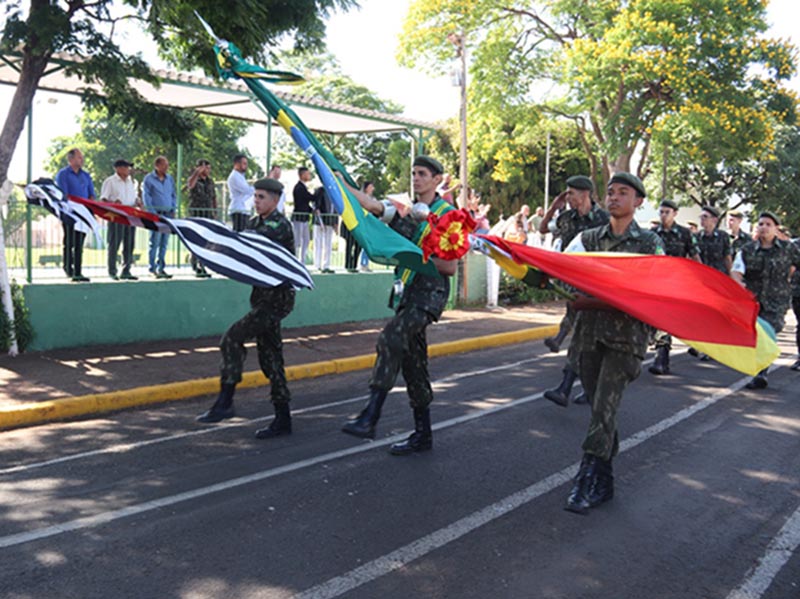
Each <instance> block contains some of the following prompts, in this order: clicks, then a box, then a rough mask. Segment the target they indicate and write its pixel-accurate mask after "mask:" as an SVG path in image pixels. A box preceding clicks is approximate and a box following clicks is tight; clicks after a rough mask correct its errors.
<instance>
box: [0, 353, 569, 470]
mask: <svg viewBox="0 0 800 599" xmlns="http://www.w3.org/2000/svg"><path fill="white" fill-rule="evenodd" d="M542 359H543V356H537V357H535V358H528V359H526V360H520V361H518V362H513V363H510V364H502V365H500V366H493V367H491V368H483V369H480V370H470V371H467V372H457V373H454V374H451V375H448V376H446V377H444V378H441V379H439V380H438V381H435V382H433V383H432V385H433V387H434V388H436V386H437V385H442V384H445V383H450V382H452V381H457V380H460V379H463V378H468V377H472V376H481V375H484V374H490V373H492V372H498V371H502V370H513V369H516V368H518V367H519V366H523V365H525V364H529V363H531V362H537V361H540V360H542ZM577 385H580V382H577ZM403 390H404V388H403V387H399V386H398V387H395V388H394V389H393V390H392V392H393V393H400V392H402V391H403ZM367 397H368V396H367V395H360V396H358V397H351V398H349V399H342V400H339V401H333V402H329V403H326V404H322V405H319V406H313V407H309V408H300V409H297V410H292V414H295V415H298V414H307V413H309V412H318V411H321V410H329V409H331V408H336V407H339V406H343V405H347V404H350V403H354V402H359V401H364V400H365V399H366V398H367ZM271 419H272V415H270V416H261V417H259V418H252V419H249V420H242V421H236V422H226V423H221V424H217V425H215V426H213V427H209V428H204V429H201V430H195V431H187V432H184V433H178V434H175V435H167V436H164V437H157V438H155V439H148V440H147V441H136V442H135V443H118V444H116V445H109V446H108V447H104V448H102V449H95V450H92V451H83V452H81V453H76V454H73V455H68V456H61V457H58V458H53V459H52V460H44V461H41V462H32V463H30V464H22V465H19V466H12V467H10V468H3V469H0V476H7V475H9V474H19V473H24V472H28V471H31V470H36V469H38V468H46V467H49V466H55V465H58V464H64V463H65V462H73V461H75V460H83V459H86V458H91V457H95V456H99V455H109V454H121V453H126V452H128V451H133V450H136V449H140V448H142V447H148V446H150V445H158V444H159V443H168V442H170V441H179V440H181V439H187V438H190V437H198V436H200V435H210V434H212V433H219V432H223V431H225V430H228V429H231V428H238V427H241V426H251V425H253V424H256V423H258V422H263V421H266V420H271Z"/></svg>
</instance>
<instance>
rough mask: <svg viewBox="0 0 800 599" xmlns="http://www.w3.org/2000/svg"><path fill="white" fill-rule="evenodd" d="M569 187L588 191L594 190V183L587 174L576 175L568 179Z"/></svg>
mask: <svg viewBox="0 0 800 599" xmlns="http://www.w3.org/2000/svg"><path fill="white" fill-rule="evenodd" d="M567 187H571V188H572V189H585V190H586V191H594V183H592V180H591V179H590V178H589V177H587V176H586V175H575V176H574V177H570V178H569V179H567Z"/></svg>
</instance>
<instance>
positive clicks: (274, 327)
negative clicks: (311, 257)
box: [220, 210, 295, 404]
mask: <svg viewBox="0 0 800 599" xmlns="http://www.w3.org/2000/svg"><path fill="white" fill-rule="evenodd" d="M247 229H248V230H250V231H255V232H256V233H260V234H262V235H263V236H264V237H266V238H267V239H270V240H272V241H274V242H276V243H278V244H280V245H282V246H283V247H285V248H286V249H287V250H288V251H289V252H291V253H292V254H294V234H293V233H292V225H291V223H290V222H289V221H288V220H287V219H286V217H285V216H283V214H281V213H280V212H278V211H277V210H275V211H274V212H272V214H270V215H269V216H268V217H266V218H261V217H260V216H255V217H253V218H251V219H250V221H249V222H248V223H247ZM294 294H295V292H294V289H293V288H292V286H291V284H289V283H284V284H282V285H278V286H277V287H253V291H252V292H251V294H250V312H248V313H247V314H245V316H244V317H243V318H242V319H240V320H238V321H236V322H235V323H233V324H232V325H231V327H230V328H229V329H228V330H227V331H226V332H225V334H224V335H223V336H222V340H221V341H220V351H221V353H222V365H221V368H220V374H221V378H222V383H223V384H225V383H238V382H239V381H241V380H242V368H243V366H244V359H245V356H246V355H247V350H246V349H245V347H244V344H245V342H246V341H248V340H250V339H253V338H255V339H256V345H257V346H258V364H259V366H261V370H262V371H263V372H264V375H265V376H266V377H267V378H268V379H269V380H270V383H271V384H272V392H271V398H272V403H274V404H285V403H288V402H289V401H290V400H291V395H290V393H289V387H288V385H287V384H286V373H285V372H284V368H283V340H282V338H281V320H283V319H284V318H286V317H287V316H288V315H289V313H290V312H291V311H292V309H293V308H294Z"/></svg>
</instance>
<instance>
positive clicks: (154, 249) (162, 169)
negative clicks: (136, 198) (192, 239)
mask: <svg viewBox="0 0 800 599" xmlns="http://www.w3.org/2000/svg"><path fill="white" fill-rule="evenodd" d="M154 167H155V168H154V170H153V172H152V173H149V174H148V175H147V176H146V177H145V178H144V184H143V186H142V199H143V200H144V206H145V208H146V209H147V210H148V211H149V212H155V213H156V214H158V215H159V216H166V217H167V218H172V217H174V216H175V207H176V206H177V194H176V191H175V180H174V179H173V178H172V175H170V174H168V173H167V170H168V169H169V161H168V160H167V158H166V156H159V157H158V158H156V160H155V164H154ZM168 242H169V233H159V232H158V231H150V253H149V260H150V273H151V274H152V275H153V276H154V277H156V278H157V279H171V278H172V275H168V274H167V273H166V272H164V257H165V256H166V254H167V243H168ZM156 253H157V254H158V255H156Z"/></svg>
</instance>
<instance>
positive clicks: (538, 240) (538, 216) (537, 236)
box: [528, 206, 546, 247]
mask: <svg viewBox="0 0 800 599" xmlns="http://www.w3.org/2000/svg"><path fill="white" fill-rule="evenodd" d="M543 220H544V208H542V207H541V206H537V207H536V210H534V212H533V216H531V217H530V218H529V219H528V230H529V232H530V233H529V235H528V243H529V244H530V245H533V246H535V247H542V246H544V240H545V237H546V236H545V235H542V233H541V232H540V231H539V228H540V226H541V224H542V221H543Z"/></svg>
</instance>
